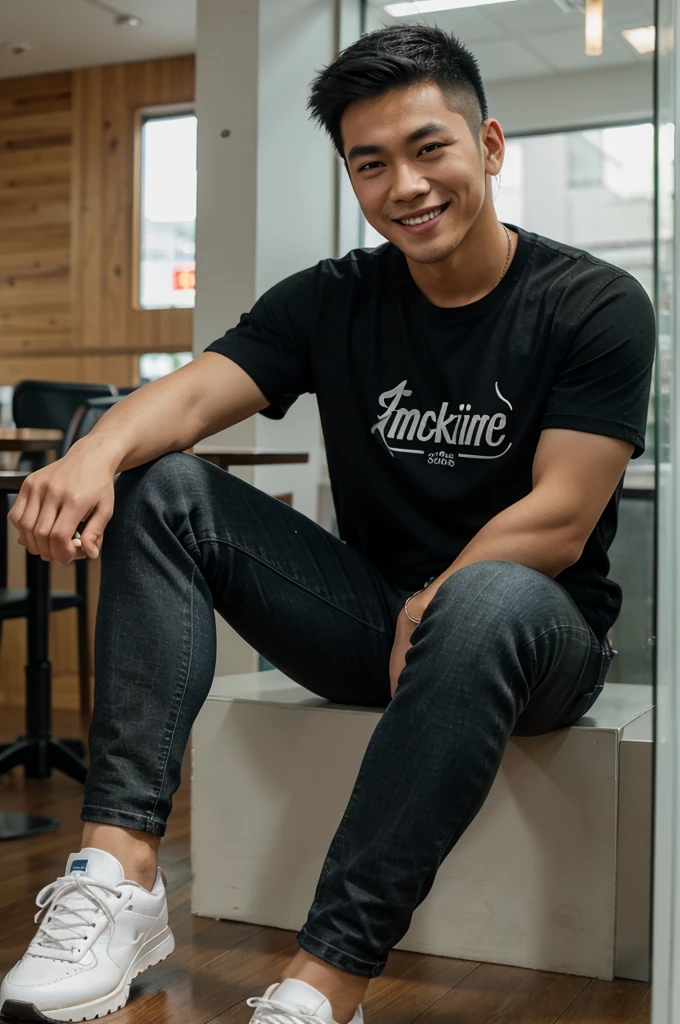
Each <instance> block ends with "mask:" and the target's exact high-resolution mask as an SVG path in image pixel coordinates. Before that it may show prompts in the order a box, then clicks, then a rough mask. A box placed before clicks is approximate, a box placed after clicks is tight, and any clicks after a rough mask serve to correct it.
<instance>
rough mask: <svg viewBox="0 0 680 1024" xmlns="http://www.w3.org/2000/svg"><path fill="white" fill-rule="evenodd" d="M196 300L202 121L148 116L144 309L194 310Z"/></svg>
mask: <svg viewBox="0 0 680 1024" xmlns="http://www.w3.org/2000/svg"><path fill="white" fill-rule="evenodd" d="M195 296H196V116H195V114H192V113H181V114H180V113H178V114H174V115H170V116H168V115H165V116H162V117H159V116H155V117H151V116H143V117H142V125H141V185H140V201H139V303H138V304H139V307H140V308H141V309H173V308H177V307H187V306H193V305H194V301H195Z"/></svg>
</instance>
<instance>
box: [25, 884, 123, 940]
mask: <svg viewBox="0 0 680 1024" xmlns="http://www.w3.org/2000/svg"><path fill="white" fill-rule="evenodd" d="M97 889H103V890H104V891H105V892H109V893H112V894H113V895H114V896H117V897H118V898H119V899H120V898H121V896H122V893H120V892H119V891H118V889H116V888H115V886H113V885H107V883H106V882H100V881H98V880H97V879H96V878H89V877H88V876H87V875H78V874H72V875H63V876H62V877H61V878H58V879H57V880H56V882H52V883H51V884H50V885H46V886H45V888H44V889H41V890H40V892H39V893H38V898H37V899H36V901H35V902H36V904H37V905H38V907H39V908H40V909H39V910H38V913H37V914H36V915H35V918H34V920H35V923H36V924H39V925H40V926H41V927H40V930H39V932H38V936H39V938H38V940H37V941H38V945H39V946H44V947H45V948H47V949H58V950H61V951H62V952H74V951H75V946H74V945H73V943H74V942H82V941H83V940H87V938H88V936H87V933H85V934H83V933H82V932H81V931H80V930H79V929H80V928H81V927H85V928H91V927H92V924H93V922H92V921H90V920H88V918H87V917H86V916H85V915H86V914H91V913H92V909H93V907H94V908H95V909H97V910H101V912H102V913H103V914H105V915H106V918H107V920H108V922H109V924H110V925H113V923H114V921H113V914H112V913H111V910H110V908H109V906H108V904H107V903H106V900H105V899H104V897H103V896H102V895H100V893H98V892H97ZM75 892H77V893H79V894H80V895H81V896H82V897H84V899H85V900H86V901H88V902H89V903H90V904H91V905H92V906H80V907H68V906H64V905H63V902H64V899H65V897H66V896H70V895H71V894H72V893H75ZM67 915H68V916H70V917H75V918H76V921H75V923H74V922H71V923H69V922H68V921H67V920H66V916H67ZM52 930H54V931H64V932H66V933H67V934H66V935H65V936H62V937H61V938H58V937H57V936H56V935H51V934H50V932H51V931H52ZM68 933H70V934H68Z"/></svg>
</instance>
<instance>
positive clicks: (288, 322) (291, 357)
mask: <svg viewBox="0 0 680 1024" xmlns="http://www.w3.org/2000/svg"><path fill="white" fill-rule="evenodd" d="M314 270H315V268H311V269H310V270H304V271H301V272H300V273H298V274H293V275H292V277H288V278H286V279H285V280H284V281H281V282H280V283H279V284H277V285H274V287H273V288H270V289H269V291H267V292H265V293H264V294H263V295H262V296H261V297H260V298H259V299H258V300H257V302H256V303H255V305H254V306H253V308H252V309H251V311H250V312H249V313H244V314H243V315H242V316H241V319H240V320H239V322H238V324H237V325H236V327H232V328H231V329H230V330H228V331H227V332H226V334H225V335H224V336H223V337H222V338H218V339H217V341H214V342H213V343H212V344H211V345H208V347H207V348H206V349H205V351H206V352H220V353H221V354H222V355H225V356H228V357H229V359H233V361H234V362H235V363H237V364H238V365H239V366H240V367H241V369H242V370H245V372H246V373H247V374H248V376H249V377H250V378H251V379H252V380H253V381H254V382H255V384H257V386H258V388H259V389H260V391H261V392H262V394H263V395H264V396H265V398H266V399H267V401H268V402H269V405H268V406H267V408H265V409H263V410H262V413H263V415H264V416H268V417H269V418H270V419H275V420H279V419H282V418H283V417H284V416H285V414H286V412H287V411H288V409H289V408H290V407H291V405H292V404H293V402H294V401H295V399H296V398H297V397H298V396H299V395H302V394H304V393H305V392H313V391H314V382H313V377H312V372H311V357H310V338H311V331H312V321H313V308H314V303H315V290H314Z"/></svg>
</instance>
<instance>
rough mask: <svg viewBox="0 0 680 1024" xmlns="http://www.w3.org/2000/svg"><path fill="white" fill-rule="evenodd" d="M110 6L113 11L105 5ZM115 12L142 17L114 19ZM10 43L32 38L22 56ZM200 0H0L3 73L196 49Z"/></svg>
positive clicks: (0, 75)
mask: <svg viewBox="0 0 680 1024" xmlns="http://www.w3.org/2000/svg"><path fill="white" fill-rule="evenodd" d="M106 8H110V10H106ZM115 12H119V13H120V14H133V15H137V16H138V17H139V18H141V19H142V24H141V25H140V26H139V27H138V28H128V27H126V26H119V25H116V24H115ZM9 43H29V44H30V46H31V49H30V50H29V51H28V52H27V53H25V54H22V55H21V56H14V55H13V54H12V53H10V52H9V49H8V44H9ZM195 48H196V0H106V2H105V3H101V4H100V3H99V2H88V0H0V78H13V77H14V76H17V75H35V74H40V73H42V72H46V71H62V70H66V69H69V68H82V67H90V66H94V65H97V64H118V63H125V62H127V61H136V60H149V59H153V58H157V57H173V56H176V55H179V54H183V53H193V52H194V50H195Z"/></svg>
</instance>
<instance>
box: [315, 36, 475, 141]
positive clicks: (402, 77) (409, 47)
mask: <svg viewBox="0 0 680 1024" xmlns="http://www.w3.org/2000/svg"><path fill="white" fill-rule="evenodd" d="M419 82H434V83H435V84H436V85H438V86H439V88H440V89H441V90H442V92H443V93H444V95H445V96H446V98H447V99H448V100H449V101H453V102H455V104H456V109H457V110H458V112H459V113H461V114H462V115H463V117H464V118H465V120H466V121H467V123H468V125H469V126H470V131H471V132H472V134H473V135H474V136H475V137H476V136H477V135H478V134H479V130H480V128H481V126H482V123H483V122H484V121H486V119H487V118H488V116H489V111H488V105H487V100H486V93H485V91H484V84H483V82H482V76H481V74H480V71H479V65H478V64H477V60H476V58H475V57H474V56H473V54H472V53H471V52H470V50H468V48H467V47H466V46H465V45H464V44H463V43H461V42H460V40H459V39H457V38H456V37H455V36H454V35H452V34H451V35H450V34H449V33H448V32H445V31H444V30H443V29H441V28H436V27H435V26H431V25H420V24H404V25H390V26H388V27H387V28H380V29H377V30H376V31H375V32H369V33H368V34H367V35H364V36H362V37H361V38H360V39H358V40H357V41H356V42H355V43H352V44H351V45H350V46H348V47H347V48H346V49H345V50H343V51H342V53H341V54H340V55H339V56H338V57H336V59H335V60H334V61H333V63H332V64H329V65H328V67H325V68H324V69H323V70H322V71H320V72H318V74H317V76H316V78H315V79H314V81H313V82H312V86H311V93H310V97H309V103H308V107H309V110H310V111H311V115H312V118H313V119H314V120H316V121H318V122H319V123H320V124H321V125H322V127H323V128H325V130H326V131H327V132H328V134H329V135H330V137H331V139H332V140H333V143H334V145H335V148H336V149H337V151H338V153H339V154H340V156H342V157H344V152H343V143H342V135H341V132H340V119H341V118H342V115H343V114H344V112H345V110H346V109H347V107H348V106H349V104H350V103H352V102H353V100H359V99H366V98H368V97H372V96H380V95H382V94H383V93H385V92H388V91H389V90H391V89H405V88H407V87H408V86H410V85H416V84H417V83H419Z"/></svg>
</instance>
